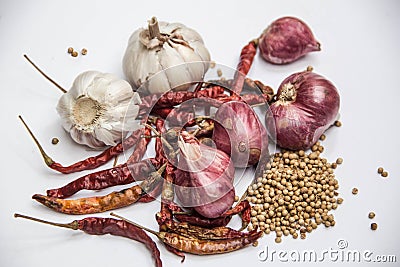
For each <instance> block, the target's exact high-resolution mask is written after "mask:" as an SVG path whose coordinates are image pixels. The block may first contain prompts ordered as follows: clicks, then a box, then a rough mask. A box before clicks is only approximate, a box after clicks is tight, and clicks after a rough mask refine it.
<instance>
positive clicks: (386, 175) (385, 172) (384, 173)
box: [381, 171, 389, 177]
mask: <svg viewBox="0 0 400 267" xmlns="http://www.w3.org/2000/svg"><path fill="white" fill-rule="evenodd" d="M388 175H389V174H388V172H387V171H383V172H382V173H381V176H382V177H388Z"/></svg>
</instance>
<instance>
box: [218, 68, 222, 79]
mask: <svg viewBox="0 0 400 267" xmlns="http://www.w3.org/2000/svg"><path fill="white" fill-rule="evenodd" d="M217 75H218V77H221V76H222V70H221V69H217Z"/></svg>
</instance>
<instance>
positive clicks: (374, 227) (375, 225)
mask: <svg viewBox="0 0 400 267" xmlns="http://www.w3.org/2000/svg"><path fill="white" fill-rule="evenodd" d="M376 229H378V225H377V224H376V223H371V230H374V231H375V230H376Z"/></svg>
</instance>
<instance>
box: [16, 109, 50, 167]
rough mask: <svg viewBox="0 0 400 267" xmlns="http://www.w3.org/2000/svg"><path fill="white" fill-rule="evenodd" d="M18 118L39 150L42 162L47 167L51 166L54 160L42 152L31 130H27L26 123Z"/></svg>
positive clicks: (20, 117)
mask: <svg viewBox="0 0 400 267" xmlns="http://www.w3.org/2000/svg"><path fill="white" fill-rule="evenodd" d="M18 118H19V119H20V120H21V122H22V124H23V125H24V126H25V128H26V130H28V132H29V135H30V136H31V137H32V139H33V141H34V142H35V144H36V146H37V147H38V148H39V151H40V154H41V155H42V157H43V160H44V162H45V163H46V165H47V166H51V165H52V164H53V163H54V160H53V159H52V158H50V157H49V155H47V153H46V152H45V151H44V149H43V147H42V146H41V145H40V143H39V141H38V140H37V138H36V137H35V135H34V134H33V132H32V131H31V129H29V127H28V125H27V124H26V122H25V121H24V119H23V118H22V116H21V115H19V116H18Z"/></svg>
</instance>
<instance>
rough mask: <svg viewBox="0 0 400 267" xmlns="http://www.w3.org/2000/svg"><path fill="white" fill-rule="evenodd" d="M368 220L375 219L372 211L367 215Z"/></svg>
mask: <svg viewBox="0 0 400 267" xmlns="http://www.w3.org/2000/svg"><path fill="white" fill-rule="evenodd" d="M368 218H370V219H373V218H375V213H374V212H372V211H371V212H370V213H368Z"/></svg>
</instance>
